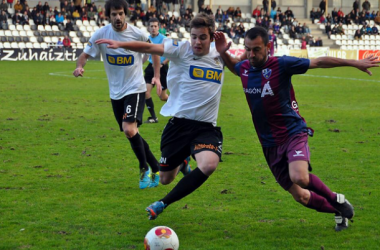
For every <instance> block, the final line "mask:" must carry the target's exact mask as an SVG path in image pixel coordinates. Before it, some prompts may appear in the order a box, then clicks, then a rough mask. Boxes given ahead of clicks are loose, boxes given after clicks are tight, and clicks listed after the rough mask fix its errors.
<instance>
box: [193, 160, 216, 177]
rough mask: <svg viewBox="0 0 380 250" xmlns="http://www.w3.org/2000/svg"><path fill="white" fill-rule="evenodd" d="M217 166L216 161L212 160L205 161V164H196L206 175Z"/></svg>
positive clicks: (212, 171)
mask: <svg viewBox="0 0 380 250" xmlns="http://www.w3.org/2000/svg"><path fill="white" fill-rule="evenodd" d="M217 167H218V163H213V162H210V163H207V164H205V165H198V168H199V169H200V170H201V171H202V173H204V174H205V175H207V176H210V175H211V174H212V173H214V171H215V170H216V168H217Z"/></svg>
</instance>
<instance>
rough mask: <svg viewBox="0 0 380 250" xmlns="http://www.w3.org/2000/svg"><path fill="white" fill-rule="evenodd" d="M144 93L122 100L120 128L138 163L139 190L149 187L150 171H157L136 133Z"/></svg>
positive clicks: (156, 163) (139, 121)
mask: <svg viewBox="0 0 380 250" xmlns="http://www.w3.org/2000/svg"><path fill="white" fill-rule="evenodd" d="M144 97H145V94H144V93H138V94H131V95H128V96H126V97H124V98H123V100H124V103H123V105H124V112H123V116H122V117H123V123H122V128H123V131H124V134H125V135H126V137H127V138H128V140H129V142H130V144H131V147H132V150H133V152H134V153H135V155H136V158H137V159H138V161H139V168H140V188H141V189H144V188H147V187H149V184H150V182H151V181H150V174H151V173H150V170H149V167H148V164H147V162H148V163H150V166H151V168H152V171H153V172H154V173H156V172H157V171H158V162H157V160H156V159H155V157H154V156H153V154H152V153H151V151H150V149H149V146H148V144H147V143H146V142H145V141H144V139H143V138H142V137H141V135H140V133H139V131H138V125H140V124H141V122H142V114H143V109H144V103H145V102H144V99H145V98H144Z"/></svg>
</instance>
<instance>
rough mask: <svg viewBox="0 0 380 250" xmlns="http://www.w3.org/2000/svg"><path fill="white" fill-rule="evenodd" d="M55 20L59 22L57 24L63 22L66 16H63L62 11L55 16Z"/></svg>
mask: <svg viewBox="0 0 380 250" xmlns="http://www.w3.org/2000/svg"><path fill="white" fill-rule="evenodd" d="M55 21H56V22H57V24H63V21H65V18H64V17H63V16H62V14H61V13H58V15H56V16H55Z"/></svg>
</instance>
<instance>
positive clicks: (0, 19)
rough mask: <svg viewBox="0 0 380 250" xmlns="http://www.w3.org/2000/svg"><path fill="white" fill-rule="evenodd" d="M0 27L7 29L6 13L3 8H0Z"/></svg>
mask: <svg viewBox="0 0 380 250" xmlns="http://www.w3.org/2000/svg"><path fill="white" fill-rule="evenodd" d="M0 29H3V30H7V29H8V15H7V13H6V12H5V11H4V10H2V11H1V14H0Z"/></svg>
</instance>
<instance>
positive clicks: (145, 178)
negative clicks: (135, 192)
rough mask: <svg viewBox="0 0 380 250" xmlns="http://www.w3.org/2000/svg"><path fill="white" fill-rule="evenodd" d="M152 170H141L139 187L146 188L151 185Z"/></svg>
mask: <svg viewBox="0 0 380 250" xmlns="http://www.w3.org/2000/svg"><path fill="white" fill-rule="evenodd" d="M149 176H150V170H149V169H148V170H146V171H144V170H140V183H139V187H140V189H145V188H147V187H149V184H150V177H149Z"/></svg>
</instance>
